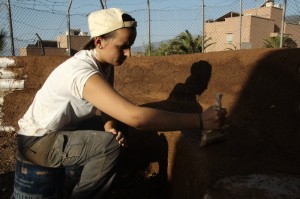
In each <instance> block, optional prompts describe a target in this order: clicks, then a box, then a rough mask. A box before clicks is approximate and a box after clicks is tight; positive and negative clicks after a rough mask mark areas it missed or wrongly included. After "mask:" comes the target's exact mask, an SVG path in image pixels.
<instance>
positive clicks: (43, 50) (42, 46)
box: [35, 33, 45, 55]
mask: <svg viewBox="0 0 300 199" xmlns="http://www.w3.org/2000/svg"><path fill="white" fill-rule="evenodd" d="M35 35H36V36H37V38H38V40H39V41H40V42H41V49H42V55H45V49H44V45H43V40H42V39H41V37H40V36H39V34H37V33H35Z"/></svg>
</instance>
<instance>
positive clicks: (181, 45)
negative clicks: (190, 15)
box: [170, 30, 214, 54]
mask: <svg viewBox="0 0 300 199" xmlns="http://www.w3.org/2000/svg"><path fill="white" fill-rule="evenodd" d="M210 40H211V37H210V38H208V39H205V36H204V49H206V48H207V47H209V46H210V45H213V44H214V43H209V44H207V43H208V41H210ZM170 46H171V47H172V49H173V54H190V53H200V52H202V36H200V35H198V36H196V37H193V35H192V34H191V33H190V32H189V31H188V30H186V31H185V32H182V33H180V34H179V35H178V36H177V37H175V38H174V39H173V40H171V42H170Z"/></svg>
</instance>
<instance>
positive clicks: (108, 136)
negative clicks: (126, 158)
mask: <svg viewBox="0 0 300 199" xmlns="http://www.w3.org/2000/svg"><path fill="white" fill-rule="evenodd" d="M96 137H98V138H97V139H98V143H102V147H104V148H105V151H107V152H116V153H120V145H119V142H118V141H117V140H116V135H114V134H112V133H109V132H100V133H99V134H97V136H96Z"/></svg>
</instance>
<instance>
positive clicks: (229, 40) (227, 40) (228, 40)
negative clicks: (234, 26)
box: [226, 33, 233, 44]
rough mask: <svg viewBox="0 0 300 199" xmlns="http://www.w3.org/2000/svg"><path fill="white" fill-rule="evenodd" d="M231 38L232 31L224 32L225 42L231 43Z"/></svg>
mask: <svg viewBox="0 0 300 199" xmlns="http://www.w3.org/2000/svg"><path fill="white" fill-rule="evenodd" d="M232 40H233V34H232V33H226V43H227V44H232Z"/></svg>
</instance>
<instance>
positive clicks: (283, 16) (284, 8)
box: [280, 0, 286, 48]
mask: <svg viewBox="0 0 300 199" xmlns="http://www.w3.org/2000/svg"><path fill="white" fill-rule="evenodd" d="M285 12H286V0H284V1H283V10H282V21H281V30H280V48H282V47H283V34H284V22H285Z"/></svg>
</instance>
